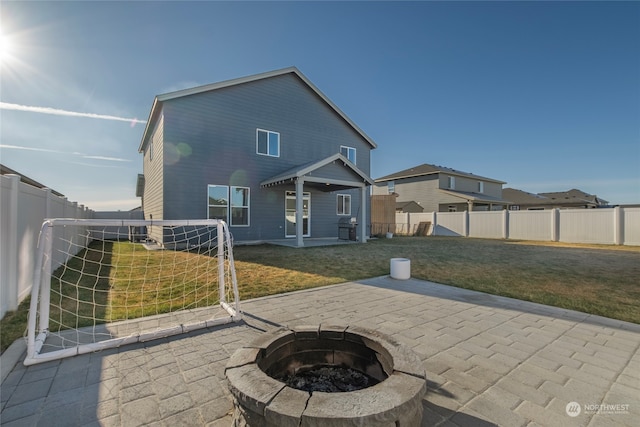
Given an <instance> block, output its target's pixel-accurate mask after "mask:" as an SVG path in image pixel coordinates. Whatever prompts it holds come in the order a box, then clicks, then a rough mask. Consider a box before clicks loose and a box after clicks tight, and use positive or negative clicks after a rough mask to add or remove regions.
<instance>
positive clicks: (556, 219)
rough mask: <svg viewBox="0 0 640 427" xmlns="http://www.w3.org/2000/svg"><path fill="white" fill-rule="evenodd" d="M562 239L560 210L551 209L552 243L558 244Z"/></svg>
mask: <svg viewBox="0 0 640 427" xmlns="http://www.w3.org/2000/svg"><path fill="white" fill-rule="evenodd" d="M559 239H560V209H558V208H553V209H551V241H552V242H557V241H558V240H559Z"/></svg>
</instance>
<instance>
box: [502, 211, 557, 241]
mask: <svg viewBox="0 0 640 427" xmlns="http://www.w3.org/2000/svg"><path fill="white" fill-rule="evenodd" d="M554 214H555V212H554V211H552V210H546V211H509V238H510V239H519V240H543V241H544V240H553V229H552V227H553V215H554Z"/></svg>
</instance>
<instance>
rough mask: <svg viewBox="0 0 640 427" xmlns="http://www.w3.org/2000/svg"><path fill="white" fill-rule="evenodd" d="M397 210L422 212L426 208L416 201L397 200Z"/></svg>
mask: <svg viewBox="0 0 640 427" xmlns="http://www.w3.org/2000/svg"><path fill="white" fill-rule="evenodd" d="M396 212H402V213H420V212H424V208H423V207H422V206H420V205H419V204H417V203H416V202H414V201H413V200H412V201H410V202H396Z"/></svg>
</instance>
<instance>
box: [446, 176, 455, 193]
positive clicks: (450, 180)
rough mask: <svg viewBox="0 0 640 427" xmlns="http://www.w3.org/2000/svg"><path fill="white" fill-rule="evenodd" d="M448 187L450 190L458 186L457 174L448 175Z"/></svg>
mask: <svg viewBox="0 0 640 427" xmlns="http://www.w3.org/2000/svg"><path fill="white" fill-rule="evenodd" d="M447 188H448V189H450V190H453V189H455V188H456V177H455V176H448V177H447Z"/></svg>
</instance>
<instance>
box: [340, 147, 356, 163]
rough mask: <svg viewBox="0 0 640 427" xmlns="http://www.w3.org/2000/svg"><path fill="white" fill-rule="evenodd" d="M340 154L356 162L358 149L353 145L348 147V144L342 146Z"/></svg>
mask: <svg viewBox="0 0 640 427" xmlns="http://www.w3.org/2000/svg"><path fill="white" fill-rule="evenodd" d="M340 154H342V155H343V156H345V157H346V158H347V159H348V160H349V161H350V162H351V163H353V164H354V165H355V164H356V149H355V148H353V147H347V146H346V145H341V146H340Z"/></svg>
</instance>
